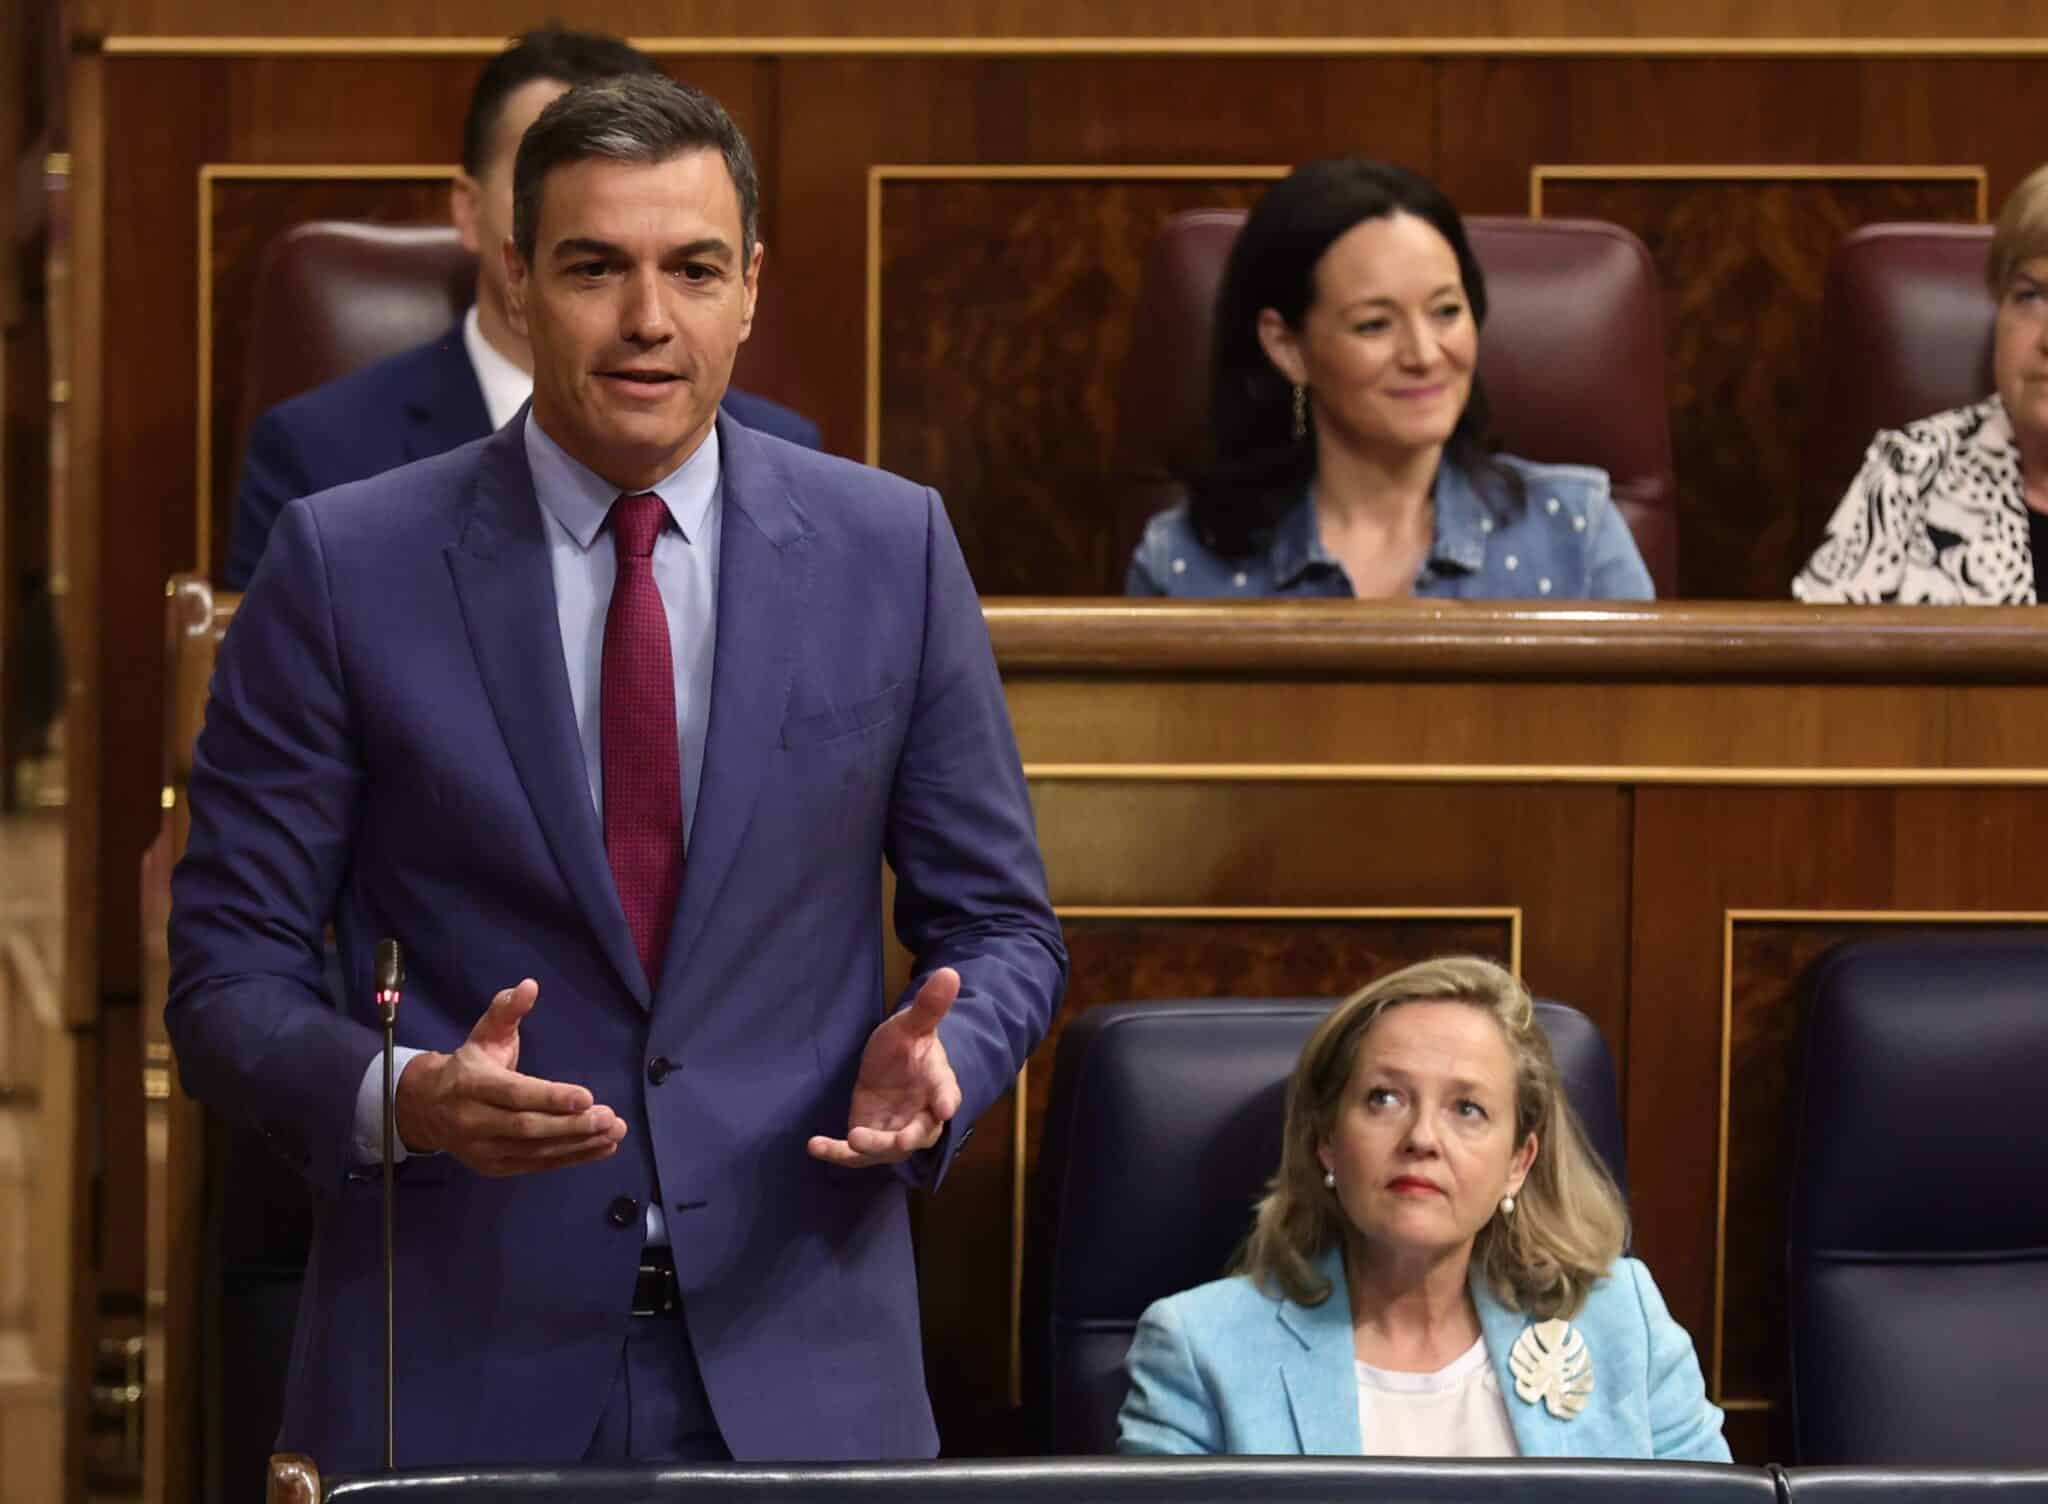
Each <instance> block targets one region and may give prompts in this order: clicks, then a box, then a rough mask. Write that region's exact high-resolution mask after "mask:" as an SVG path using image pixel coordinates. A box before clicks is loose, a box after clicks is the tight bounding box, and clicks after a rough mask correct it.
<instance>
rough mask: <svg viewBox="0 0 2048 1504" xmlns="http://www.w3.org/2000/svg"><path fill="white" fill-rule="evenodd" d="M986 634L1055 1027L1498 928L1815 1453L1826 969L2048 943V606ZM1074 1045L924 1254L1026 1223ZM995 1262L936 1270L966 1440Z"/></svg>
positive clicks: (1758, 1444)
mask: <svg viewBox="0 0 2048 1504" xmlns="http://www.w3.org/2000/svg"><path fill="white" fill-rule="evenodd" d="M988 617H989V621H990V625H991V629H992V632H993V635H994V639H995V643H996V650H997V656H998V658H999V660H1000V661H1001V663H1002V665H1003V669H1004V674H1005V679H1006V683H1007V686H1008V690H1009V698H1010V705H1011V710H1012V714H1013V717H1014V718H1015V721H1016V727H1017V735H1018V741H1019V745H1020V747H1021V748H1022V750H1023V755H1024V759H1025V763H1026V771H1027V774H1028V775H1029V777H1030V781H1031V786H1032V792H1033V798H1034V800H1035V803H1036V808H1037V812H1038V819H1039V834H1040V840H1041V844H1042V846H1043V849H1044V852H1045V857H1046V864H1047V870H1048V872H1049V874H1050V877H1051V881H1052V885H1053V893H1054V899H1055V902H1056V904H1058V905H1059V907H1060V909H1061V912H1062V914H1063V915H1064V916H1065V917H1066V920H1067V929H1068V936H1069V942H1070V945H1071V946H1072V948H1073V952H1074V956H1075V979H1074V984H1073V986H1072V988H1071V989H1070V994H1069V998H1068V1001H1067V1004H1066V1007H1065V1009H1064V1010H1063V1013H1062V1018H1061V1024H1063V1023H1064V1022H1065V1021H1066V1019H1068V1018H1071V1017H1072V1015H1073V1014H1074V1013H1075V1012H1077V1011H1079V1010H1080V1009H1082V1008H1086V1007H1090V1006H1094V1005H1095V1004H1097V1003H1099V1002H1102V1001H1106V1000H1108V999H1109V998H1110V997H1112V996H1122V997H1131V998H1147V997H1169V996H1185V995H1189V994H1190V993H1199V992H1201V991H1203V990H1205V989H1204V987H1203V981H1204V979H1205V978H1206V979H1207V980H1208V987H1207V989H1206V990H1209V991H1213V992H1217V993H1224V992H1254V991H1267V992H1272V993H1285V992H1296V991H1307V992H1316V991H1325V990H1327V991H1338V990H1342V988H1343V987H1344V986H1348V985H1351V984H1353V983H1356V982H1363V981H1364V980H1367V979H1368V977H1369V976H1370V975H1374V974H1378V973H1380V972H1383V971H1384V970H1386V969H1388V968H1389V967H1391V966H1393V965H1396V964H1399V963H1400V962H1403V961H1406V960H1408V959H1411V958H1413V957H1416V956H1419V955H1424V954H1430V953H1433V952H1435V951H1437V950H1441V949H1448V948H1466V947H1469V948H1475V949H1479V950H1481V951H1486V952H1491V953H1494V954H1499V953H1500V952H1501V949H1502V947H1501V944H1500V937H1501V934H1502V929H1503V927H1505V929H1506V932H1507V937H1508V940H1509V949H1510V951H1511V952H1513V953H1514V954H1515V955H1517V956H1518V958H1519V963H1520V967H1521V971H1522V974H1523V976H1524V977H1525V978H1526V979H1527V980H1528V981H1529V983H1530V985H1531V986H1532V987H1533V988H1534V989H1535V990H1537V991H1538V992H1539V993H1543V994H1546V995H1549V996H1553V997H1557V998H1560V999H1562V1000H1564V1001H1567V1002H1571V1003H1573V1004H1575V1005H1577V1006H1578V1007H1580V1008H1582V1009H1584V1010H1585V1011H1587V1012H1588V1013H1589V1014H1591V1015H1592V1016H1593V1018H1594V1019H1595V1020H1596V1021H1597V1022H1598V1023H1599V1025H1600V1027H1601V1029H1602V1030H1603V1031H1604V1032H1605V1033H1606V1035H1607V1038H1608V1041H1609V1044H1610V1045H1611V1046H1612V1047H1613V1049H1614V1051H1615V1054H1616V1059H1617V1061H1618V1063H1619V1067H1620V1070H1621V1074H1622V1083H1621V1084H1622V1091H1623V1096H1624V1107H1625V1111H1626V1114H1627V1124H1628V1133H1629V1161H1630V1180H1631V1184H1630V1195H1631V1200H1632V1206H1633V1210H1634V1214H1635V1221H1636V1234H1635V1236H1636V1247H1637V1249H1638V1251H1639V1252H1640V1253H1641V1254H1642V1256H1643V1257H1644V1258H1645V1259H1647V1260H1648V1262H1649V1263H1650V1265H1651V1267H1652V1268H1653V1270H1654V1271H1655V1272H1656V1275H1657V1277H1658V1280H1659V1282H1660V1283H1661V1284H1662V1286H1663V1288H1664V1290H1665V1293H1666V1295H1667V1297H1668V1298H1669V1300H1670V1303H1671V1307H1672V1310H1673V1312H1674V1313H1675V1314H1676V1315H1677V1316H1678V1318H1679V1319H1680V1320H1681V1321H1682V1322H1683V1323H1684V1324H1685V1325H1686V1327H1687V1328H1688V1329H1689V1330H1690V1331H1691V1332H1692V1334H1693V1337H1694V1340H1695V1342H1696V1344H1697V1345H1698V1348H1699V1351H1700V1355H1701V1361H1702V1364H1703V1366H1704V1367H1705V1368H1706V1371H1707V1374H1708V1380H1709V1385H1710V1388H1711V1389H1712V1391H1713V1392H1714V1393H1715V1395H1716V1397H1717V1398H1719V1399H1721V1400H1722V1401H1723V1402H1724V1403H1726V1404H1728V1405H1729V1406H1730V1408H1731V1416H1730V1434H1731V1438H1732V1439H1733V1442H1734V1445H1735V1446H1736V1448H1737V1452H1738V1456H1741V1457H1745V1458H1746V1459H1747V1460H1753V1461H1762V1460H1767V1459H1769V1458H1780V1459H1781V1458H1782V1457H1784V1456H1785V1455H1786V1449H1785V1446H1784V1432H1783V1416H1782V1413H1781V1412H1778V1411H1774V1409H1773V1406H1774V1403H1775V1402H1777V1401H1779V1400H1780V1399H1781V1397H1782V1389H1783V1382H1784V1379H1783V1369H1784V1337H1783V1279H1782V1263H1783V1213H1782V1205H1783V1197H1784V1188H1785V1181H1784V1175H1785V1170H1786V1167H1787V1164H1788V1162H1789V1145H1788V1141H1787V1137H1786V1134H1785V1131H1784V1130H1785V1124H1786V1121H1787V1115H1788V1114H1789V1112H1790V1108H1791V1100H1790V1091H1791V1083H1792V1082H1793V1080H1794V1079H1795V1076H1794V1071H1795V1066H1796V1060H1795V1050H1796V1040H1797V1032H1798V1027H1797V1026H1798V1008H1799V998H1800V979H1801V976H1802V974H1803V972H1804V970H1805V968H1806V967H1807V965H1809V964H1810V963H1811V961H1812V960H1813V959H1814V958H1815V957H1816V956H1818V955H1819V954H1820V953H1821V952H1822V951H1824V950H1825V949H1826V948H1827V947H1828V946H1830V945H1832V944H1834V943H1836V942H1837V941H1839V940H1842V939H1847V938H1854V937H1860V936H1864V935H1868V934H1871V933H1873V932H1875V931H1881V930H1889V929H1896V928H1901V927H1910V926H1916V925H1924V924H1990V923H2022V924H2039V925H2041V926H2043V927H2044V929H2048V867H2043V865H2042V864H2041V863H2039V862H2038V860H2030V858H2031V856H2032V854H2033V853H2035V852H2038V851H2039V850H2041V849H2044V846H2048V770H2044V761H2043V757H2042V750H2041V749H2048V697H2044V696H2043V695H2042V694H2041V693H2040V686H2041V685H2042V684H2043V682H2044V681H2048V632H2044V631H2043V630H2042V629H2041V627H2039V626H2037V625H2036V624H2037V622H2039V621H2040V620H2041V619H2040V618H2039V617H2038V616H2037V615H2036V614H2035V613H2032V612H2026V611H1983V612H1967V611H1917V612H1911V611H1865V610H1818V609H1810V608H1796V607H1740V606H1683V605H1667V606H1650V607H1641V608H1636V607H1628V608H1611V609H1603V608H1586V609H1571V610H1554V611H1530V610H1524V609H1521V608H1514V607H1504V608H1484V607H1479V608H1474V607H1456V606H1453V607H1445V606H1436V605H1428V604H1417V603H1404V604H1399V605H1385V606H1376V605H1375V606H1366V605H1358V604H1356V603H1329V604H1323V603H1318V604H1314V605H1298V606H1297V605H1280V604H1274V603H1268V604H1258V605H1232V606H1204V605H1156V606H1155V605H1150V604H1138V603H1125V602H1117V603H1113V604H1112V603H1108V602H1087V603H1078V604H1061V603H1055V602H1029V601H1006V602H994V603H991V604H990V606H989V607H988ZM1247 911H1257V912H1255V913H1253V912H1247ZM1347 911H1348V912H1347ZM1311 913H1317V914H1320V915H1321V916H1322V917H1318V918H1313V919H1311V918H1307V917H1303V916H1305V915H1308V914H1311ZM1340 913H1341V914H1342V915H1343V917H1338V916H1339V914H1340ZM1105 914H1117V915H1122V916H1125V917H1122V918H1118V919H1112V920H1107V921H1106V920H1105V919H1104V918H1102V917H1100V916H1103V915H1105ZM1488 915H1499V916H1502V917H1501V918H1500V919H1494V920H1489V919H1488V918H1487V917H1486V916H1488ZM1058 1027H1059V1025H1056V1026H1055V1032H1057V1029H1058ZM1050 1060H1051V1055H1050V1044H1048V1046H1047V1047H1044V1048H1041V1050H1040V1052H1039V1053H1038V1055H1037V1056H1035V1057H1034V1059H1033V1062H1032V1068H1031V1070H1030V1073H1029V1076H1028V1079H1027V1085H1026V1092H1025V1096H1026V1102H1027V1107H1028V1109H1029V1110H1028V1111H1027V1112H1026V1113H1025V1115H1024V1134H1023V1137H1022V1138H1021V1140H1020V1139H1018V1138H1016V1137H1015V1135H1014V1125H1013V1124H1012V1123H1009V1122H1006V1123H1005V1125H1004V1129H1003V1132H1004V1139H1003V1142H1004V1143H1005V1144H1006V1145H1007V1147H1008V1149H1009V1152H1010V1154H1011V1156H1012V1163H1011V1175H1012V1177H1013V1178H1012V1180H1011V1182H1010V1183H1009V1185H1008V1186H1004V1185H1002V1184H1000V1183H998V1182H997V1181H996V1179H995V1177H994V1176H993V1174H990V1173H987V1172H988V1170H992V1168H993V1167H992V1166H988V1167H987V1168H986V1169H985V1171H984V1174H985V1179H984V1180H983V1181H980V1182H976V1183H975V1184H973V1185H968V1184H961V1185H955V1186H949V1187H948V1188H947V1190H946V1191H945V1192H944V1193H943V1194H941V1195H940V1196H938V1197H936V1198H934V1199H933V1201H932V1202H931V1203H930V1204H929V1206H928V1208H927V1212H926V1220H925V1234H926V1238H927V1246H930V1240H931V1239H933V1238H940V1239H944V1238H947V1237H948V1236H949V1229H953V1228H956V1227H965V1226H969V1225H975V1226H980V1227H982V1228H984V1229H986V1228H987V1227H988V1226H991V1225H997V1223H998V1222H1003V1221H1008V1220H1009V1218H1010V1217H1011V1215H1012V1212H1011V1209H1010V1207H1002V1208H998V1206H997V1204H996V1203H997V1201H998V1199H999V1198H1001V1197H1002V1196H1003V1195H1004V1193H1005V1192H1007V1193H1008V1195H1009V1199H1010V1203H1011V1206H1014V1205H1015V1203H1016V1200H1017V1198H1018V1196H1019V1195H1020V1194H1021V1193H1022V1192H1023V1191H1024V1190H1025V1188H1027V1187H1028V1185H1029V1183H1030V1177H1031V1173H1032V1167H1033V1164H1034V1159H1035V1153H1036V1146H1037V1142H1038V1132H1037V1126H1038V1119H1037V1114H1038V1110H1039V1103H1040V1101H1041V1100H1042V1097H1043V1093H1044V1091H1045V1089H1046V1085H1047V1083H1046V1082H1045V1081H1044V1079H1043V1077H1044V1076H1045V1075H1046V1074H1048V1067H1049V1065H1050ZM1724 1101H1725V1104H1726V1113H1725V1118H1724ZM1000 1111H1001V1112H1005V1113H1010V1114H1012V1115H1014V1106H1013V1104H1008V1103H1006V1104H1005V1105H1004V1107H1003V1108H1002V1109H1000ZM996 1115H997V1114H991V1116H992V1117H993V1116H996ZM984 1131H986V1130H984ZM977 1147H979V1145H977ZM990 1218H996V1222H991V1221H990V1220H989V1219H990ZM985 1243H986V1240H984V1246H985ZM999 1273H1000V1272H999V1271H997V1270H995V1269H993V1268H990V1267H987V1266H986V1265H985V1264H984V1265H977V1264H974V1263H971V1262H970V1263H968V1264H966V1265H964V1266H962V1267H960V1268H958V1269H956V1270H954V1271H953V1272H952V1273H950V1274H947V1275H941V1276H939V1277H938V1279H937V1280H935V1278H934V1270H933V1269H932V1268H931V1267H930V1265H929V1264H928V1265H927V1267H926V1270H925V1276H924V1278H925V1286H926V1291H927V1315H928V1320H929V1325H930V1330H929V1334H928V1345H929V1346H930V1348H931V1349H932V1351H933V1354H934V1365H933V1366H934V1373H935V1374H937V1373H939V1372H941V1371H943V1372H944V1373H945V1374H946V1375H947V1380H948V1382H947V1383H946V1385H945V1386H943V1387H938V1386H936V1385H935V1392H936V1395H937V1399H938V1403H939V1405H940V1409H941V1419H942V1427H943V1428H944V1429H945V1434H946V1435H947V1437H948V1441H949V1445H954V1446H959V1445H962V1444H965V1445H968V1446H972V1445H974V1444H975V1443H976V1441H977V1440H978V1439H979V1438H980V1437H981V1436H982V1435H983V1434H985V1428H986V1424H987V1423H986V1417H987V1416H988V1415H989V1414H990V1413H991V1411H992V1407H994V1406H996V1404H997V1402H998V1400H999V1398H1000V1396H1001V1394H1002V1392H1003V1389H1004V1387H1005V1380H1006V1377H1007V1376H1006V1375H1005V1373H1004V1372H1003V1366H1002V1364H1001V1363H1000V1362H999V1361H998V1360H997V1356H996V1355H995V1354H993V1353H991V1352H990V1351H989V1350H988V1348H987V1341H988V1337H989V1334H990V1329H989V1327H988V1326H987V1325H985V1324H984V1325H982V1326H981V1327H980V1328H979V1329H978V1330H977V1331H976V1332H975V1333H974V1335H973V1339H972V1346H971V1347H968V1346H960V1345H958V1342H957V1339H958V1338H959V1337H961V1336H964V1335H966V1334H965V1332H964V1330H961V1329H952V1328H949V1327H948V1326H947V1324H946V1322H945V1321H943V1320H941V1319H938V1318H939V1317H940V1316H941V1314H942V1312H944V1313H947V1314H950V1313H951V1312H955V1311H958V1310H961V1309H985V1307H986V1303H987V1302H990V1301H994V1300H996V1299H998V1298H999V1297H1000V1295H1001V1293H1002V1291H1001V1287H1000V1283H999ZM976 1284H979V1285H980V1287H981V1289H982V1291H983V1298H982V1300H980V1301H977V1300H974V1299H972V1298H971V1297H970V1296H969V1294H968V1293H967V1289H966V1287H968V1286H972V1285H976ZM940 1297H942V1299H941V1298H940Z"/></svg>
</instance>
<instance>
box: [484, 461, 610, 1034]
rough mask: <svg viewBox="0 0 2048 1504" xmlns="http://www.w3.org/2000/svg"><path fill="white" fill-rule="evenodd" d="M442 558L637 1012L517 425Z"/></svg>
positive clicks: (504, 720)
mask: <svg viewBox="0 0 2048 1504" xmlns="http://www.w3.org/2000/svg"><path fill="white" fill-rule="evenodd" d="M446 552H447V557H448V571H449V573H450V575H452V576H453V578H454V581H455V594H456V598H457V600H458V601H459V602H460V604H461V608H462V620H463V625H464V626H465V627H466V628H467V629H468V631H469V645H470V650H471V652H472V653H474V654H475V655H476V664H477V672H478V673H479V674H480V675H481V676H482V678H483V683H484V690H485V693H486V694H488V695H489V697H490V701H491V709H492V711H493V712H495V714H496V716H497V720H498V731H499V734H500V735H501V736H503V737H504V739H505V746H506V748H507V749H508V750H509V751H510V752H511V754H512V765H513V767H514V768H515V769H516V770H517V771H518V774H519V781H520V783H521V785H522V786H523V787H524V788H525V790H526V797H527V801H528V802H529V803H530V804H531V805H532V806H533V814H534V818H535V819H536V820H537V821H539V823H540V828H541V831H542V833H543V835H545V836H546V838H547V843H548V849H549V850H550V851H551V852H553V853H554V857H555V862H556V864H557V865H558V866H559V867H560V869H561V872H562V878H563V881H564V882H565V883H566V884H567V885H568V888H569V891H570V892H571V893H573V894H574V895H575V896H576V901H577V903H578V905H579V906H580V907H581V908H582V910H583V914H584V918H585V919H586V920H587V921H588V922H589V924H590V928H591V932H592V933H593V934H594V935H595V936H596V937H597V941H598V944H599V946H600V947H601V948H602V949H603V951H604V954H605V956H606V958H607V959H608V960H609V961H610V962H611V964H612V968H613V970H615V971H616V972H618V974H619V979H620V981H622V982H624V983H625V985H626V987H627V989H628V990H629V991H631V992H632V994H633V996H634V997H635V998H637V999H638V1000H639V1002H640V1006H641V1007H643V1008H644V1007H646V1006H648V1002H649V992H648V985H647V978H646V976H645V975H644V974H643V973H642V971H641V968H640V958H639V955H638V953H637V952H636V951H635V950H634V949H633V936H632V932H631V930H629V929H628V928H627V925H626V914H625V910H624V909H623V908H621V907H620V905H619V895H618V889H617V888H616V886H615V885H614V884H613V882H612V871H611V864H610V863H609V862H608V861H607V860H606V858H605V854H604V834H603V832H602V831H601V830H600V829H599V828H598V823H597V812H596V811H595V810H594V809H592V808H591V805H590V783H589V779H588V777H587V775H586V772H585V770H584V766H583V745H582V742H581V740H580V739H579V738H578V736H577V733H576V712H575V706H574V702H573V701H572V700H571V699H570V696H569V671H568V669H567V667H566V666H565V665H564V664H563V662H562V633H561V626H560V623H559V621H558V619H557V617H556V609H555V580H554V572H553V570H552V569H551V568H550V566H549V563H548V547H547V533H546V528H545V525H544V524H543V523H542V521H541V512H540V502H539V500H538V499H537V498H536V497H535V495H534V491H533V477H532V474H531V473H530V472H529V470H528V469H527V465H526V440H525V428H524V425H523V424H521V423H519V422H516V421H515V422H513V423H509V424H507V425H506V426H505V428H504V429H503V430H501V431H500V432H499V433H497V434H496V435H495V436H493V437H492V438H491V440H490V442H489V443H487V444H486V445H484V447H483V450H482V459H481V463H480V464H479V465H478V468H477V478H476V497H475V507H474V510H473V511H472V513H471V515H470V520H469V524H468V526H467V527H466V528H465V529H464V530H463V535H462V539H461V541H460V542H459V543H456V544H454V545H452V546H451V547H449V548H448V549H447V551H446Z"/></svg>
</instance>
